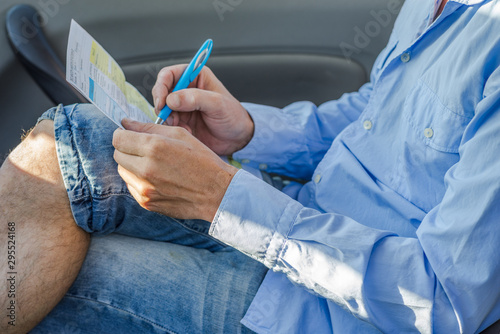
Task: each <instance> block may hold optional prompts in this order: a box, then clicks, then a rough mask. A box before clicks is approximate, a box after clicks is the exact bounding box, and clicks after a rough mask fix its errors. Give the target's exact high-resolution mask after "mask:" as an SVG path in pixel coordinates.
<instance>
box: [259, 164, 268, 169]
mask: <svg viewBox="0 0 500 334" xmlns="http://www.w3.org/2000/svg"><path fill="white" fill-rule="evenodd" d="M259 169H260V170H266V169H267V165H266V164H260V165H259Z"/></svg>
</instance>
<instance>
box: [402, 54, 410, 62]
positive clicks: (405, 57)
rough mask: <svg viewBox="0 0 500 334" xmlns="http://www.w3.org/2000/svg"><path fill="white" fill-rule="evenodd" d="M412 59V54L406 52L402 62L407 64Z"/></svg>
mask: <svg viewBox="0 0 500 334" xmlns="http://www.w3.org/2000/svg"><path fill="white" fill-rule="evenodd" d="M410 59H411V57H410V54H409V53H408V52H405V53H403V54H402V55H401V61H402V62H403V63H407V62H409V61H410Z"/></svg>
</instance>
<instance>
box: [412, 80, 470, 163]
mask: <svg viewBox="0 0 500 334" xmlns="http://www.w3.org/2000/svg"><path fill="white" fill-rule="evenodd" d="M403 117H404V118H405V119H406V121H407V122H408V124H409V130H410V131H413V134H414V138H416V139H417V141H419V142H420V143H421V144H424V145H426V146H428V147H430V148H432V149H434V150H436V151H439V152H443V153H458V150H459V147H460V143H461V140H462V136H463V133H464V131H465V128H466V126H467V125H468V124H469V122H470V120H471V119H470V118H468V117H466V116H463V115H460V114H458V113H456V112H454V111H453V110H451V109H449V108H448V107H447V106H445V105H444V104H443V103H442V102H441V100H440V99H439V97H438V96H437V95H436V93H434V92H433V91H432V90H431V89H430V88H429V86H427V84H425V83H424V82H423V81H422V80H419V81H418V82H417V84H416V86H415V88H414V89H413V91H412V92H411V93H410V94H409V95H408V96H407V98H406V99H405V102H404V114H403Z"/></svg>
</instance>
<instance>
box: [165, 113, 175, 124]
mask: <svg viewBox="0 0 500 334" xmlns="http://www.w3.org/2000/svg"><path fill="white" fill-rule="evenodd" d="M165 123H167V124H168V125H170V126H172V124H174V117H173V116H172V115H170V116H168V117H167V119H166V120H165Z"/></svg>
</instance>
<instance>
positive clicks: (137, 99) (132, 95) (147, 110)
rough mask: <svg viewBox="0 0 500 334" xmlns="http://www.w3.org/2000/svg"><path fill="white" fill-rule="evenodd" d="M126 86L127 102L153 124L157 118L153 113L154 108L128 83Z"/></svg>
mask: <svg viewBox="0 0 500 334" xmlns="http://www.w3.org/2000/svg"><path fill="white" fill-rule="evenodd" d="M126 86H127V94H126V96H127V102H128V103H129V104H131V105H133V106H136V107H137V108H139V109H140V110H141V111H142V112H143V113H144V114H145V115H146V116H147V117H148V118H149V119H151V120H152V121H153V122H154V121H156V117H157V116H156V114H155V112H154V108H153V107H152V106H151V105H150V104H149V102H148V100H146V98H144V96H142V94H141V93H139V91H138V90H137V89H136V88H135V87H134V86H132V85H131V84H130V83H128V82H127V83H126Z"/></svg>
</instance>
